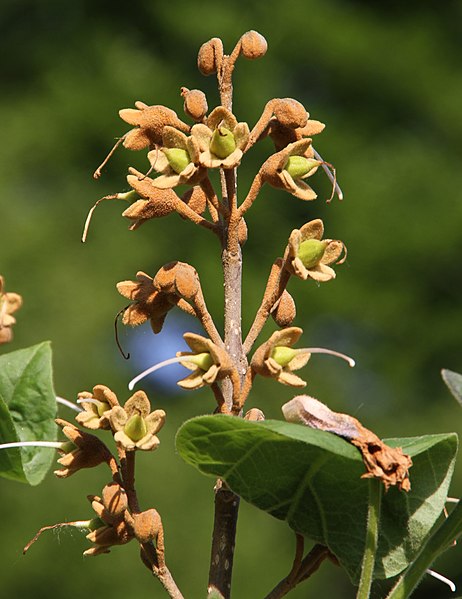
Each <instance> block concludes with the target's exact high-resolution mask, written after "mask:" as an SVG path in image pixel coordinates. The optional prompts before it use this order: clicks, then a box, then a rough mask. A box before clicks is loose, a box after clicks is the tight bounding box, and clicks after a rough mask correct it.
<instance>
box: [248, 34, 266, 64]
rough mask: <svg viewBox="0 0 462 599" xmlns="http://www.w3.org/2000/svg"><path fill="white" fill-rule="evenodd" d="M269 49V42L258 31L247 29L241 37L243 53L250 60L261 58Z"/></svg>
mask: <svg viewBox="0 0 462 599" xmlns="http://www.w3.org/2000/svg"><path fill="white" fill-rule="evenodd" d="M267 50H268V43H267V41H266V40H265V38H264V37H263V36H262V35H261V33H258V31H253V30H252V31H247V33H244V35H243V36H242V37H241V53H242V56H245V57H246V58H248V59H249V60H254V59H255V58H261V57H262V56H264V55H265V54H266V51H267Z"/></svg>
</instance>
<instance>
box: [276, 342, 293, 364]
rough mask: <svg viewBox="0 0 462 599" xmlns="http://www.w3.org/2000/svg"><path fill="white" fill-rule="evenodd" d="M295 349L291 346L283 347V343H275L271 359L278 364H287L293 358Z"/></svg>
mask: <svg viewBox="0 0 462 599" xmlns="http://www.w3.org/2000/svg"><path fill="white" fill-rule="evenodd" d="M296 355H297V351H296V350H295V349H292V348H291V347H285V346H284V345H277V346H276V347H275V348H274V349H273V351H272V352H271V357H272V358H273V360H276V362H277V363H278V364H279V366H282V367H284V366H287V364H289V362H290V361H291V360H293V359H294V358H295V356H296Z"/></svg>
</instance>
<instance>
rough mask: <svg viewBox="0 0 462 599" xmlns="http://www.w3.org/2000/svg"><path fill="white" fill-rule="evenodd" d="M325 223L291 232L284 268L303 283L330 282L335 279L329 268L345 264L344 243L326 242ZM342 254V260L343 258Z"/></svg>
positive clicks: (312, 224)
mask: <svg viewBox="0 0 462 599" xmlns="http://www.w3.org/2000/svg"><path fill="white" fill-rule="evenodd" d="M323 234H324V224H323V222H322V220H320V219H315V220H312V221H310V222H308V223H306V224H305V225H303V227H301V228H300V229H295V230H294V231H292V233H291V235H290V237H289V243H288V246H287V249H286V253H285V256H284V264H285V268H286V269H287V270H288V271H289V272H290V273H291V274H293V275H295V276H297V277H299V278H300V279H303V280H306V279H314V280H315V281H318V282H327V281H330V280H331V279H334V278H335V271H334V270H333V269H332V268H331V267H330V266H329V264H334V263H337V264H342V263H343V262H344V261H345V259H346V249H345V245H344V244H343V242H342V241H339V240H336V239H323V238H322V237H323ZM342 254H343V257H342V258H341V256H342Z"/></svg>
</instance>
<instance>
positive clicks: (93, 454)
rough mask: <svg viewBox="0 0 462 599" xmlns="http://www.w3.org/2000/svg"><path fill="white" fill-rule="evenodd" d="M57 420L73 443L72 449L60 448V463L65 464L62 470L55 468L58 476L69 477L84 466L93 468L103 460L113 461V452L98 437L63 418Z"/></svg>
mask: <svg viewBox="0 0 462 599" xmlns="http://www.w3.org/2000/svg"><path fill="white" fill-rule="evenodd" d="M55 422H56V424H57V425H58V426H60V427H61V428H62V430H63V433H64V435H65V436H66V437H67V438H68V439H69V441H71V443H72V444H73V448H72V449H70V451H67V452H66V451H64V450H62V449H59V450H58V451H59V453H60V454H61V455H62V457H61V458H60V459H59V460H58V464H61V465H62V466H64V468H63V469H61V470H55V472H54V474H55V475H56V476H57V477H58V478H67V477H68V476H71V475H72V474H74V473H75V472H77V471H78V470H81V469H82V468H93V467H94V466H98V465H99V464H102V463H103V462H106V463H107V464H109V463H110V462H111V460H112V459H113V457H112V454H111V452H110V451H109V449H108V448H107V447H106V445H105V444H104V443H103V442H102V441H100V440H99V439H98V437H95V436H94V435H90V434H89V433H85V432H84V431H81V430H80V429H78V428H77V427H76V426H75V425H74V424H71V423H70V422H67V421H66V420H62V419H61V418H57V419H56V420H55Z"/></svg>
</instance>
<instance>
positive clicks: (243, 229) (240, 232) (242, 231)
mask: <svg viewBox="0 0 462 599" xmlns="http://www.w3.org/2000/svg"><path fill="white" fill-rule="evenodd" d="M237 236H238V239H239V244H240V245H241V247H242V246H243V245H244V243H245V242H246V241H247V223H246V222H245V220H244V219H243V218H241V220H240V221H239V225H238V228H237Z"/></svg>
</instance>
